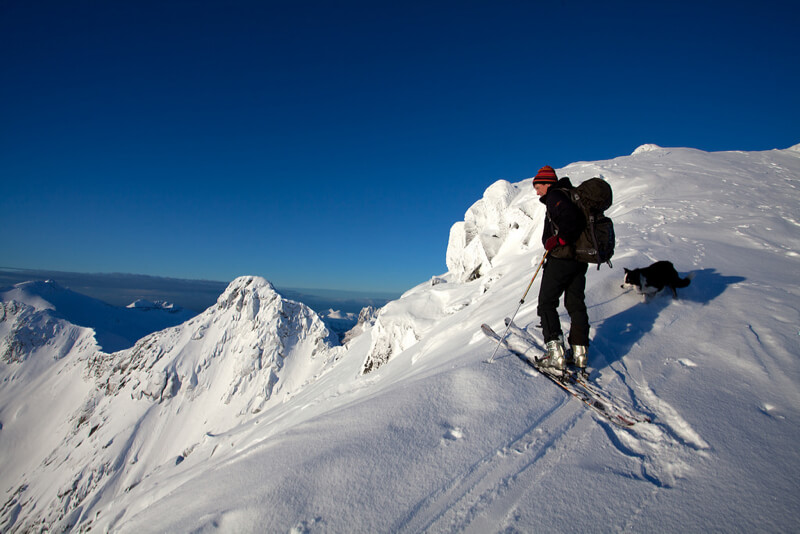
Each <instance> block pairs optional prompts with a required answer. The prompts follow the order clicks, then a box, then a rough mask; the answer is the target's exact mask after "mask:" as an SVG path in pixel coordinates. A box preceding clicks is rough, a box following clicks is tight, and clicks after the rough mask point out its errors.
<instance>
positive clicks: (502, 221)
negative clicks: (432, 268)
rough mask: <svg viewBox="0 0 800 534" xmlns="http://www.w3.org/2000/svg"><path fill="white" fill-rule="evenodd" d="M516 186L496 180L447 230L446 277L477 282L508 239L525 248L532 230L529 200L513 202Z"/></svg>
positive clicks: (516, 193) (517, 192)
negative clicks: (448, 238) (447, 272)
mask: <svg viewBox="0 0 800 534" xmlns="http://www.w3.org/2000/svg"><path fill="white" fill-rule="evenodd" d="M518 196H519V186H516V185H513V184H511V183H509V182H507V181H506V180H498V181H497V182H495V183H494V184H492V185H491V186H489V187H488V188H487V189H486V191H485V192H484V193H483V198H481V199H480V200H478V201H477V202H475V203H474V204H473V205H472V206H471V207H470V208H469V209H468V210H467V213H466V214H465V215H464V220H463V221H461V222H457V223H455V224H454V225H453V226H452V228H451V229H450V240H449V241H448V244H447V255H446V262H447V268H448V270H449V272H450V273H452V274H453V275H455V276H456V277H457V278H458V279H460V280H462V281H469V280H474V279H476V278H479V277H480V276H481V275H482V274H484V273H485V272H487V271H489V270H490V269H491V268H492V266H493V263H492V261H493V260H494V258H495V257H496V256H497V255H498V253H499V252H500V250H501V248H502V247H503V246H504V245H505V244H506V242H507V241H508V240H509V237H510V236H514V237H516V239H514V240H512V241H513V242H514V243H515V244H522V245H528V242H529V240H530V239H531V231H532V230H533V228H534V227H535V226H536V223H535V222H534V219H533V217H532V213H534V211H535V206H531V205H530V199H525V201H523V202H515V199H517V198H518Z"/></svg>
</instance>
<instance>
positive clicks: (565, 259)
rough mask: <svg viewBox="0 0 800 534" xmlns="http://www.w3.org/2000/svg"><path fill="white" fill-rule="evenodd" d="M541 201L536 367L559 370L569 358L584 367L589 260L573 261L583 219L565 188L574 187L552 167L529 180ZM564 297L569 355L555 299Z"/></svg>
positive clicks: (586, 338) (585, 359) (587, 337)
mask: <svg viewBox="0 0 800 534" xmlns="http://www.w3.org/2000/svg"><path fill="white" fill-rule="evenodd" d="M533 188H534V189H535V190H536V194H537V195H539V202H541V203H542V204H544V205H545V206H546V207H547V213H546V215H545V220H544V232H543V233H542V243H543V244H544V248H545V250H546V251H547V260H546V263H545V265H544V271H543V274H542V284H541V287H540V288H539V308H538V313H539V317H540V318H541V320H542V330H543V334H544V341H545V344H546V347H547V354H546V355H545V357H544V359H543V360H542V361H541V362H540V365H545V366H548V367H553V368H556V369H563V368H564V366H565V365H566V363H568V360H567V358H568V357H569V363H573V364H574V365H575V366H576V367H579V368H585V367H586V363H587V358H588V348H589V316H588V314H587V313H586V302H585V295H584V291H585V289H586V271H587V270H588V268H589V264H588V263H585V262H581V261H578V260H577V259H575V246H574V243H575V241H576V240H577V239H578V237H579V236H580V235H581V232H583V229H584V226H585V225H586V220H585V218H584V216H583V212H582V211H581V209H580V208H579V207H578V206H577V205H576V204H575V203H574V202H572V200H570V198H569V196H568V194H567V193H566V192H565V191H564V190H565V189H566V190H569V189H572V188H573V186H572V183H570V181H569V178H566V177H565V178H562V179H560V180H559V179H558V177H557V176H556V173H555V171H554V170H553V168H552V167H550V166H549V165H545V166H544V167H542V168H541V169H539V172H538V173H536V177H535V178H534V179H533ZM561 295H564V306H565V307H566V308H567V313H568V314H569V318H570V321H571V325H570V330H569V339H568V340H569V344H570V347H571V348H572V351H571V353H570V354H567V353H566V351H565V349H564V338H563V332H562V330H561V322H560V320H559V318H558V310H557V308H558V301H559V299H560V298H561Z"/></svg>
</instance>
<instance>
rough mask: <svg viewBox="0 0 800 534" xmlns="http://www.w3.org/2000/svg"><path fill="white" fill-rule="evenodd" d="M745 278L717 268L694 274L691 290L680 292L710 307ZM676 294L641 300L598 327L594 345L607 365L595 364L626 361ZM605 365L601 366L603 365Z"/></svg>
mask: <svg viewBox="0 0 800 534" xmlns="http://www.w3.org/2000/svg"><path fill="white" fill-rule="evenodd" d="M744 280H745V278H744V277H741V276H724V275H721V274H719V273H718V272H717V271H716V269H702V270H700V271H694V279H693V280H692V283H691V284H690V285H689V287H687V288H685V289H678V298H679V299H680V300H682V301H687V302H698V303H700V304H704V305H705V304H708V303H710V302H711V301H712V300H714V299H715V298H717V297H718V296H720V295H721V294H722V293H723V292H724V291H725V290H726V289H727V288H728V286H731V285H733V284H737V283H739V282H743V281H744ZM671 293H672V292H671V291H670V290H669V288H665V289H664V290H663V291H661V292H660V293H659V294H658V295H656V296H654V297H650V298H648V299H647V300H642V297H632V298H638V299H639V301H638V304H636V305H634V306H632V307H631V308H628V309H627V310H624V311H622V312H620V313H618V314H616V315H613V316H611V317H608V318H607V319H605V320H604V321H603V322H602V323H601V324H600V325H599V326H598V327H597V331H596V334H595V336H594V340H593V341H592V344H593V345H594V346H595V347H596V348H597V352H599V353H600V354H602V355H603V357H604V360H605V362H602V361H601V362H595V366H597V367H604V366H605V365H610V364H612V363H613V362H615V361H618V360H620V359H622V357H623V356H625V355H626V354H627V353H628V352H630V350H631V348H632V347H633V346H634V345H635V344H636V343H637V342H639V340H641V339H642V338H643V337H644V336H645V335H646V334H647V333H648V332H650V331H651V330H652V329H653V326H654V325H655V324H656V320H657V319H658V316H659V315H660V314H661V312H662V310H664V309H665V308H666V307H668V306H669V305H670V304H672V302H673V299H672V294H671ZM603 363H604V364H605V365H601V364H603Z"/></svg>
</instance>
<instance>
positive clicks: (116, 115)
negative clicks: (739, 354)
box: [0, 0, 800, 291]
mask: <svg viewBox="0 0 800 534" xmlns="http://www.w3.org/2000/svg"><path fill="white" fill-rule="evenodd" d="M796 6H797V3H796V2H788V1H787V2H770V1H759V2H750V3H743V2H702V1H693V2H660V3H656V2H596V1H593V2H576V1H557V0H554V1H549V2H518V1H515V2H510V1H502V0H492V1H487V2H471V1H454V2H436V1H431V0H429V1H424V2H415V1H402V2H389V1H365V2H336V1H328V2H317V1H302V2H299V1H298V2H293V1H281V2H269V1H236V0H232V1H224V2H223V1H217V2H210V1H169V0H159V1H147V0H144V1H143V0H136V1H134V0H130V1H124V0H115V1H113V2H109V1H101V0H97V1H71V0H58V1H46V0H37V1H30V0H0V69H2V70H1V71H0V184H1V185H0V228H2V230H1V231H0V265H2V266H8V267H18V268H31V269H55V270H65V271H78V272H128V273H139V274H149V275H156V276H169V277H178V278H204V279H210V280H222V281H227V280H230V279H232V278H234V277H235V276H238V275H242V274H256V275H261V276H264V277H266V278H268V279H270V280H271V281H272V282H273V283H275V284H276V285H278V286H284V287H307V288H313V287H316V288H331V289H359V290H366V291H402V290H405V289H408V288H410V287H411V286H413V285H415V284H417V283H420V282H422V281H425V280H426V279H428V278H430V276H432V275H436V274H441V273H442V272H444V271H445V270H446V267H445V262H444V259H445V249H446V245H447V239H448V233H449V229H450V226H451V225H452V224H453V223H454V222H456V221H458V220H462V219H463V216H464V212H465V211H466V209H467V208H468V207H469V206H470V205H471V204H472V203H473V202H474V201H476V200H477V199H478V198H480V196H481V195H482V193H483V191H484V189H485V188H486V187H488V186H489V185H490V184H491V183H493V182H494V181H495V180H497V179H500V178H504V179H507V180H510V181H518V180H521V179H524V178H527V177H530V176H532V175H533V174H535V172H536V170H537V169H538V168H539V167H541V166H542V165H544V164H550V165H553V166H555V167H560V166H564V165H566V164H568V163H571V162H573V161H579V160H597V159H608V158H613V157H616V156H621V155H627V154H629V153H630V152H632V151H633V150H634V149H635V148H636V147H637V146H639V145H640V144H643V143H656V144H659V145H662V146H689V147H695V148H700V149H703V150H709V151H714V150H766V149H771V148H787V147H789V146H791V145H794V144H796V143H798V142H800V128H799V126H800V99H798V96H797V95H798V88H800V59H798V58H800V39H798V37H797V32H798V28H800V15H798V13H799V12H800V8H798V7H796Z"/></svg>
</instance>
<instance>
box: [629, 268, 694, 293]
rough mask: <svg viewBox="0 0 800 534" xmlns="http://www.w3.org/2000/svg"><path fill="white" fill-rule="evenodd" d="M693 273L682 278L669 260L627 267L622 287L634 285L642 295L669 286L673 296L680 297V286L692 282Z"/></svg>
mask: <svg viewBox="0 0 800 534" xmlns="http://www.w3.org/2000/svg"><path fill="white" fill-rule="evenodd" d="M691 280H692V277H691V275H690V276H688V277H686V278H681V277H680V276H679V275H678V271H676V270H675V267H674V266H673V265H672V262H669V261H657V262H655V263H654V264H653V265H651V266H650V267H644V268H642V269H625V281H624V283H623V284H622V287H633V288H636V290H637V291H638V292H639V293H641V294H642V295H645V296H646V297H647V296H652V295H655V294H656V293H658V292H659V291H661V290H662V289H664V288H665V287H668V288H670V289H671V290H672V298H678V292H677V291H676V289H677V288H679V287H686V286H688V285H689V282H691Z"/></svg>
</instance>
